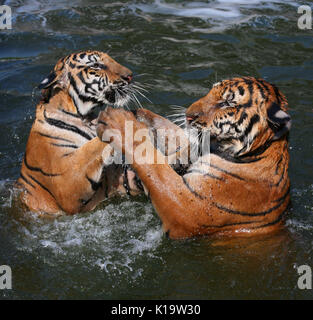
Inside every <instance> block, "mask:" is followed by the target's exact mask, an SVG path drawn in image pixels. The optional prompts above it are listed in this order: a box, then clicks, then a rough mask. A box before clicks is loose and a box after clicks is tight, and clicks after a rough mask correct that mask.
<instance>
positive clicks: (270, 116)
mask: <svg viewBox="0 0 313 320" xmlns="http://www.w3.org/2000/svg"><path fill="white" fill-rule="evenodd" d="M283 108H284V109H285V105H284V106H283ZM267 120H268V124H269V127H270V128H271V129H272V130H273V132H274V137H273V140H278V139H280V138H281V137H283V136H284V135H286V134H287V133H288V132H289V130H290V128H291V118H290V115H289V114H288V113H287V112H286V111H285V110H283V109H282V108H281V107H280V106H279V105H278V104H277V103H276V102H273V103H272V104H271V106H270V107H269V108H268V109H267Z"/></svg>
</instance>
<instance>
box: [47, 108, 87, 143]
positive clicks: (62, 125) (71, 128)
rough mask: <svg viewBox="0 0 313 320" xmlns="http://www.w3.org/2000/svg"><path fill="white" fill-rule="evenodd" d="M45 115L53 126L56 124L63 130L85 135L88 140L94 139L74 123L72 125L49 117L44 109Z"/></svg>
mask: <svg viewBox="0 0 313 320" xmlns="http://www.w3.org/2000/svg"><path fill="white" fill-rule="evenodd" d="M44 117H45V120H46V122H47V123H48V124H50V125H51V126H54V127H57V128H60V129H63V130H68V131H72V132H74V133H77V134H79V135H80V136H82V137H84V138H85V139H87V140H92V137H91V136H90V135H89V134H87V133H86V132H85V131H82V130H80V129H79V128H77V127H75V126H73V125H70V124H68V123H66V122H63V121H61V120H57V119H53V118H48V117H47V115H46V110H45V111H44Z"/></svg>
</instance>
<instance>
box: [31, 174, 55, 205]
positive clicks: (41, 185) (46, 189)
mask: <svg viewBox="0 0 313 320" xmlns="http://www.w3.org/2000/svg"><path fill="white" fill-rule="evenodd" d="M29 177H30V178H31V179H32V180H33V181H34V182H36V183H37V184H38V185H39V186H40V187H41V188H42V189H44V190H45V191H47V192H48V193H49V194H50V195H51V196H52V198H53V199H54V200H56V199H55V196H54V195H53V193H52V192H51V191H50V190H49V189H48V188H47V187H46V186H44V185H43V184H42V183H41V182H39V181H38V180H37V179H35V178H34V177H33V176H31V175H29Z"/></svg>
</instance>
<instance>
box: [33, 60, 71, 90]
mask: <svg viewBox="0 0 313 320" xmlns="http://www.w3.org/2000/svg"><path fill="white" fill-rule="evenodd" d="M67 59H68V56H67V57H65V58H63V59H60V60H59V61H58V62H57V64H56V65H55V67H54V70H53V71H51V72H50V73H49V75H48V76H47V77H46V78H44V79H43V80H42V81H41V83H40V84H39V86H38V89H47V88H49V87H50V86H52V85H53V84H55V83H57V82H58V83H59V84H60V86H62V85H64V83H63V82H64V80H65V79H64V78H66V77H65V76H64V75H65V74H66V61H67Z"/></svg>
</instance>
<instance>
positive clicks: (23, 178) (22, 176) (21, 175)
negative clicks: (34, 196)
mask: <svg viewBox="0 0 313 320" xmlns="http://www.w3.org/2000/svg"><path fill="white" fill-rule="evenodd" d="M20 177H21V179H22V180H24V181H25V182H26V183H27V184H29V185H30V186H31V187H33V188H34V189H36V187H35V186H34V185H33V184H32V183H31V182H30V181H29V180H28V179H26V177H25V176H24V175H23V174H22V172H21V173H20Z"/></svg>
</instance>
